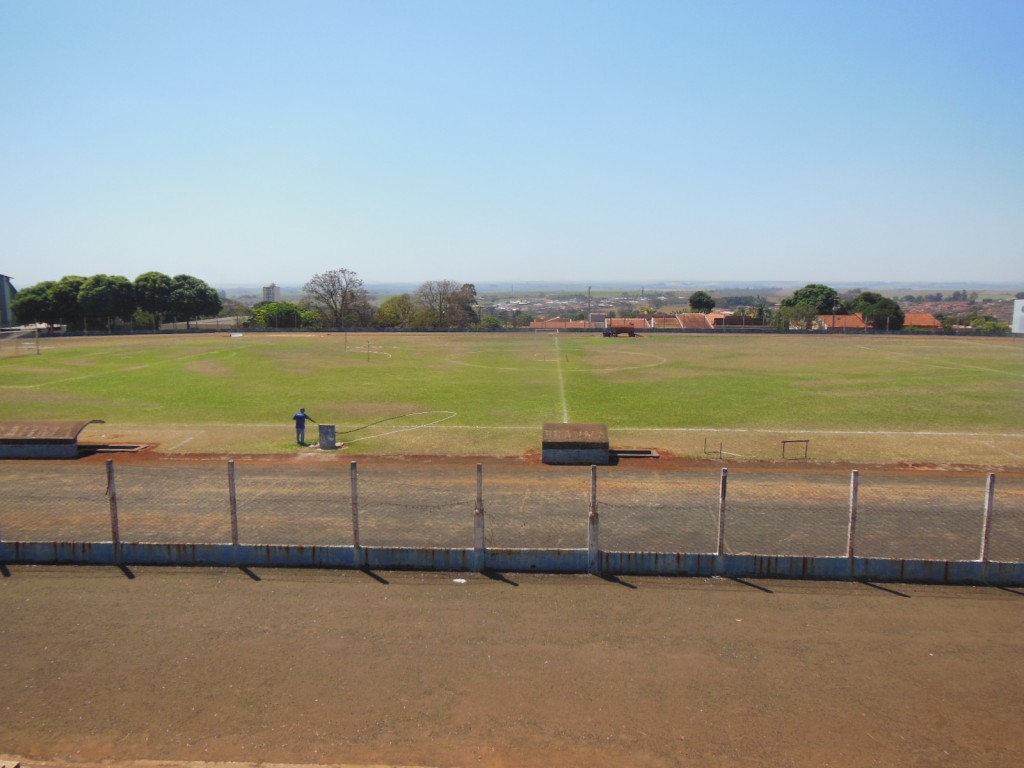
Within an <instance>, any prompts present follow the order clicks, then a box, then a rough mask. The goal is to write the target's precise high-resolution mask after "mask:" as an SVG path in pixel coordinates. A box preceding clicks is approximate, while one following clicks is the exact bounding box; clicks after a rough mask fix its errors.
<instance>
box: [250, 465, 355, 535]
mask: <svg viewBox="0 0 1024 768" xmlns="http://www.w3.org/2000/svg"><path fill="white" fill-rule="evenodd" d="M349 466H350V465H349V464H344V465H340V464H334V463H331V464H319V465H313V464H310V465H306V466H292V465H289V466H280V465H275V464H266V463H260V462H245V463H243V462H236V463H235V491H236V498H237V504H238V538H239V540H240V541H241V542H243V543H248V544H309V545H321V546H326V545H348V544H351V543H352V500H351V480H350V471H349Z"/></svg>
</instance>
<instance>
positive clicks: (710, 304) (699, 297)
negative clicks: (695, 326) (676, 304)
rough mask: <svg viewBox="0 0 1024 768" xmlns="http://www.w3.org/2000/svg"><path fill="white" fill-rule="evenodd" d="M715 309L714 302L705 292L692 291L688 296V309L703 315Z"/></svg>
mask: <svg viewBox="0 0 1024 768" xmlns="http://www.w3.org/2000/svg"><path fill="white" fill-rule="evenodd" d="M714 308H715V300H714V299H713V298H712V297H711V294H710V293H708V292H707V291H694V292H693V293H691V294H690V309H691V310H692V311H693V312H702V313H704V314H705V315H706V314H707V313H708V312H710V311H711V310H713V309H714Z"/></svg>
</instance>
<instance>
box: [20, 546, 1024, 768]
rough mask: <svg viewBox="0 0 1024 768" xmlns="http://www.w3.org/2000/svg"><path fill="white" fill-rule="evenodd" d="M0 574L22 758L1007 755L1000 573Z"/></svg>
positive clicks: (835, 761) (858, 758)
mask: <svg viewBox="0 0 1024 768" xmlns="http://www.w3.org/2000/svg"><path fill="white" fill-rule="evenodd" d="M2 570H3V577H2V578H0V616H2V617H3V620H2V622H0V647H2V648H3V649H4V650H3V654H2V657H0V753H6V754H14V755H20V756H22V757H23V758H26V765H27V766H29V768H31V766H32V764H33V763H32V761H33V759H35V760H70V761H79V762H88V761H96V762H98V761H103V760H147V759H148V760H172V761H195V760H202V761H247V762H279V763H319V764H338V763H346V764H371V763H372V764H387V765H417V766H423V765H426V766H476V765H480V766H522V767H524V768H533V767H535V766H536V767H539V766H551V765H566V766H598V767H599V768H600V767H601V766H623V765H629V766H749V765H772V766H847V765H885V766H888V765H916V766H940V765H943V766H945V765H978V766H997V765H1012V764H1016V762H1017V761H1018V760H1019V757H1020V754H1022V752H1024V731H1022V730H1021V729H1020V727H1019V718H1020V714H1021V700H1020V691H1021V690H1022V689H1024V662H1022V661H1021V659H1024V635H1022V633H1021V632H1020V628H1021V626H1022V618H1024V592H1022V591H1020V590H1012V589H993V588H976V587H973V588H972V587H934V586H903V585H885V586H882V585H871V584H860V583H809V582H795V581H791V582H770V581H758V582H756V583H754V582H752V581H742V580H728V579H702V578H690V579H686V578H681V579H663V578H636V577H621V578H608V579H601V578H596V577H592V576H543V575H519V574H505V575H498V574H492V575H490V576H486V575H480V574H455V575H452V574H440V573H364V572H359V571H323V570H319V571H317V570H269V569H267V570H264V569H258V570H246V569H243V570H238V569H170V568H168V569H160V568H132V569H131V570H127V569H126V570H125V571H121V570H118V569H116V568H106V567H29V566H7V567H4V568H3V569H2ZM459 579H464V580H465V581H464V583H463V582H460V581H459Z"/></svg>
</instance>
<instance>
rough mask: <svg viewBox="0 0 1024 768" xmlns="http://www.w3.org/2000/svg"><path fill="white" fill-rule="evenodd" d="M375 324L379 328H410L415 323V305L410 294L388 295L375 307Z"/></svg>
mask: <svg viewBox="0 0 1024 768" xmlns="http://www.w3.org/2000/svg"><path fill="white" fill-rule="evenodd" d="M376 324H377V325H378V326H380V327H381V328H412V327H414V326H415V324H416V305H415V304H414V303H413V300H412V296H410V295H409V294H408V293H403V294H400V295H398V296H390V297H388V298H387V299H385V301H384V302H383V303H382V304H381V305H380V306H379V307H378V308H377V313H376Z"/></svg>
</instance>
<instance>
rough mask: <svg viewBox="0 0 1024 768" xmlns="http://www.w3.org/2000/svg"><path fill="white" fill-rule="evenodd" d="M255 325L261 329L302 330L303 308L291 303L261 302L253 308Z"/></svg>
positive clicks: (252, 316)
mask: <svg viewBox="0 0 1024 768" xmlns="http://www.w3.org/2000/svg"><path fill="white" fill-rule="evenodd" d="M250 317H251V320H252V322H253V323H255V324H256V325H258V326H260V327H261V328H302V327H303V312H302V307H300V306H299V305H298V304H293V303H292V302H290V301H261V302H260V303H259V304H256V305H254V306H253V308H252V315H251V316H250Z"/></svg>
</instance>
